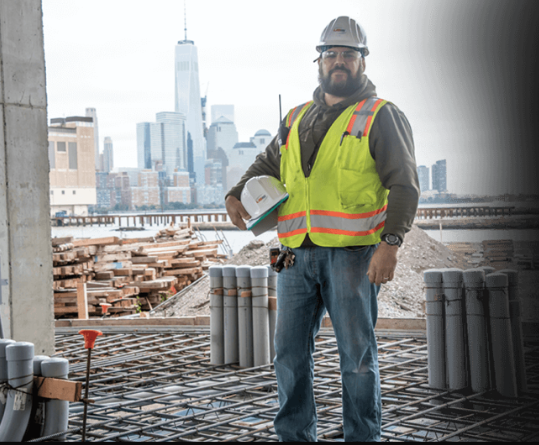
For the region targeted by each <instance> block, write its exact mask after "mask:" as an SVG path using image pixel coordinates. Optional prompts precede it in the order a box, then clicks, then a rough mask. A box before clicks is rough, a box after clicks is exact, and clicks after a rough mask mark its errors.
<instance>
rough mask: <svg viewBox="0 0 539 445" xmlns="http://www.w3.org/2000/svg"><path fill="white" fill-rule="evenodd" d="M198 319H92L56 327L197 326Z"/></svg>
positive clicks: (68, 321)
mask: <svg viewBox="0 0 539 445" xmlns="http://www.w3.org/2000/svg"><path fill="white" fill-rule="evenodd" d="M195 320H196V317H167V318H150V319H144V318H134V319H123V320H122V319H104V320H102V319H91V320H57V321H56V327H57V328H62V327H76V328H83V327H99V326H195Z"/></svg>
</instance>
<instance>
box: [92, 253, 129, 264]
mask: <svg viewBox="0 0 539 445" xmlns="http://www.w3.org/2000/svg"><path fill="white" fill-rule="evenodd" d="M124 260H131V252H123V253H105V254H102V255H96V256H95V257H94V261H95V262H96V263H98V262H117V261H124Z"/></svg>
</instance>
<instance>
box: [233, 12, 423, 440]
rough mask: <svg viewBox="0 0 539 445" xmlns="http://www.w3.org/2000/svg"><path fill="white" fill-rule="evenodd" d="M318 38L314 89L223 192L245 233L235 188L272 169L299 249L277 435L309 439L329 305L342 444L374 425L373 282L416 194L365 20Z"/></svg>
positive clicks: (385, 270)
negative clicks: (317, 355)
mask: <svg viewBox="0 0 539 445" xmlns="http://www.w3.org/2000/svg"><path fill="white" fill-rule="evenodd" d="M320 40H321V41H320V43H319V45H318V46H317V47H316V49H317V51H318V52H319V54H320V55H319V57H318V58H317V59H316V60H315V62H318V69H319V83H320V86H319V87H318V88H317V89H316V90H315V92H314V95H313V101H311V102H307V103H306V104H303V105H299V106H298V107H296V108H294V109H292V110H291V111H290V112H289V113H288V115H287V116H286V118H285V119H284V120H283V122H282V123H281V127H280V129H279V135H278V136H276V137H275V138H274V139H273V141H272V142H271V143H270V145H269V146H268V147H267V149H266V150H265V152H263V153H261V154H260V155H259V156H258V157H257V159H256V160H255V162H254V163H253V164H252V166H251V167H249V169H248V170H247V172H246V173H245V175H244V176H243V177H242V179H241V181H240V182H239V183H238V184H237V185H236V186H235V187H233V188H232V189H231V190H230V192H229V193H228V195H227V197H226V206H227V211H228V213H229V215H230V218H231V220H232V222H233V223H234V224H235V225H236V226H238V227H239V228H241V229H243V230H245V228H246V226H245V221H244V219H249V214H248V213H247V212H246V211H245V209H244V207H243V206H242V204H241V201H240V196H241V192H242V189H243V187H244V185H245V183H246V182H247V180H248V179H250V178H252V177H255V176H261V175H269V176H273V177H275V178H278V179H279V180H280V181H281V182H283V183H284V184H285V186H286V191H287V192H288V194H289V195H290V197H289V199H288V200H287V201H285V202H284V203H283V204H281V206H280V207H279V218H278V221H279V222H278V235H279V240H280V241H281V243H282V244H283V246H286V247H287V248H289V249H290V250H291V252H292V254H293V255H295V262H294V264H293V266H291V267H289V268H288V269H283V271H281V273H280V274H279V278H278V289H277V326H276V332H275V353H276V357H275V359H274V364H275V372H276V375H277V383H278V392H279V405H280V409H279V412H278V414H277V416H276V417H275V420H274V426H275V430H276V432H277V435H278V436H279V439H280V440H282V441H287V442H288V441H316V438H317V433H316V431H317V430H316V422H317V417H316V405H315V397H314V391H313V382H314V360H313V352H314V350H315V336H316V334H317V332H318V330H319V329H320V324H321V321H322V317H323V316H324V314H325V311H326V310H327V311H328V312H329V315H330V317H331V321H332V324H333V329H334V331H335V336H336V339H337V344H338V350H339V356H340V368H341V379H342V401H343V433H344V439H345V440H346V441H357V442H360V441H376V440H380V434H381V431H380V429H381V417H382V413H381V395H380V375H379V370H378V356H377V345H376V337H375V334H374V327H375V325H376V320H377V316H378V306H377V295H378V292H379V290H380V286H381V284H385V283H387V282H388V281H391V280H392V279H393V277H394V273H395V268H396V265H397V251H398V249H399V247H400V245H401V244H402V242H403V240H404V236H405V234H406V233H407V232H408V231H409V230H410V228H411V226H412V222H413V220H414V217H415V214H416V211H417V204H418V199H419V194H420V191H419V183H418V178H417V168H416V162H415V155H414V145H413V139H412V130H411V128H410V125H409V123H408V120H407V119H406V117H405V116H404V114H403V113H402V112H401V111H400V110H399V109H398V108H397V107H396V106H395V105H393V104H392V103H391V102H387V101H385V100H383V99H379V98H378V97H376V89H375V86H374V85H373V84H372V82H371V81H370V80H369V79H368V78H367V76H366V75H365V74H364V72H365V57H366V56H367V55H368V54H369V50H368V47H367V39H366V36H365V32H364V30H363V28H362V27H361V26H360V25H359V24H357V23H356V21H355V20H353V19H351V18H349V17H338V18H337V19H335V20H332V21H331V22H330V24H329V25H328V26H327V27H326V29H325V30H324V31H323V33H322V36H321V39H320Z"/></svg>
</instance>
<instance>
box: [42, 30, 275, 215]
mask: <svg viewBox="0 0 539 445" xmlns="http://www.w3.org/2000/svg"><path fill="white" fill-rule="evenodd" d="M206 103H207V97H201V94H200V81H199V65H198V50H197V47H196V46H195V44H194V41H192V40H188V39H187V30H186V35H185V39H184V40H180V41H179V42H177V44H176V46H175V49H174V111H161V112H157V113H156V115H155V122H139V123H137V124H136V140H137V143H136V159H137V167H136V168H114V150H113V141H112V138H110V137H108V136H107V137H105V138H104V144H103V152H100V149H99V129H98V125H97V110H96V109H95V108H86V116H85V117H84V118H82V117H76V116H75V117H70V118H65V119H62V118H59V119H52V121H51V127H50V128H49V131H50V137H49V140H50V141H51V143H52V145H51V146H50V147H49V158H50V159H51V173H50V175H51V203H53V205H52V207H51V213H52V214H53V215H54V214H55V213H57V212H61V213H65V214H68V215H86V214H88V211H89V210H90V211H91V210H95V211H98V212H100V211H108V210H137V209H151V208H161V209H164V208H171V207H172V208H182V206H183V207H186V206H188V207H193V206H211V205H213V206H223V205H224V196H225V193H226V191H227V190H228V189H230V188H231V187H232V186H234V185H235V184H236V183H237V182H238V181H239V180H240V179H241V177H242V176H243V174H244V173H245V171H246V170H247V168H248V167H249V166H250V165H251V164H252V163H253V161H254V160H255V158H256V156H257V155H258V154H259V153H261V152H262V151H263V150H264V149H265V148H266V147H267V145H268V144H269V142H270V141H271V139H272V135H271V134H270V132H268V131H267V130H259V131H257V132H256V133H255V135H254V136H253V137H251V138H250V140H249V142H240V141H239V138H238V131H237V129H236V124H235V115H234V105H232V104H219V105H213V106H212V107H211V123H210V126H209V127H207V110H206ZM51 128H53V129H54V130H51ZM62 132H64V133H62ZM59 133H62V134H64V135H66V134H69V135H70V136H69V137H70V138H73V137H78V138H79V139H77V147H78V148H77V151H76V154H74V153H75V151H73V150H74V149H66V153H71V154H69V155H68V154H63V152H62V151H58V148H57V144H58V143H60V148H61V149H62V147H63V145H62V143H63V142H64V141H60V140H59V139H58V134H59ZM90 140H91V142H90ZM69 141H71V139H69ZM69 141H68V140H67V139H66V141H65V144H66V147H68V146H69V147H74V145H69ZM82 141H84V142H82ZM72 144H73V143H72ZM70 150H71V151H70ZM70 156H71V157H70ZM75 156H76V157H77V159H78V161H77V166H76V167H75V161H74V160H73V159H75V158H74V157H75ZM82 159H84V165H83V164H81V162H80V161H81V160H82ZM66 163H67V164H66ZM68 164H69V165H68ZM75 171H76V172H78V173H75ZM83 172H84V173H83ZM81 175H82V176H83V177H84V178H85V179H84V180H82V179H80V177H82V176H81ZM88 175H90V176H92V180H90V179H89V176H88ZM75 189H76V190H75ZM83 190H84V191H83ZM69 193H71V195H69V199H67V197H66V194H69ZM53 196H54V198H53Z"/></svg>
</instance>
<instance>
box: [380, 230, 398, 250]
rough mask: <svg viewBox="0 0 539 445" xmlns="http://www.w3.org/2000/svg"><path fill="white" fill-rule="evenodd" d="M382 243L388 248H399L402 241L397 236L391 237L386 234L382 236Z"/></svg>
mask: <svg viewBox="0 0 539 445" xmlns="http://www.w3.org/2000/svg"><path fill="white" fill-rule="evenodd" d="M382 241H385V242H386V243H387V244H389V245H390V246H397V247H400V246H401V244H402V240H401V239H400V237H399V236H397V235H393V234H392V233H386V234H385V235H384V236H382Z"/></svg>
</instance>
